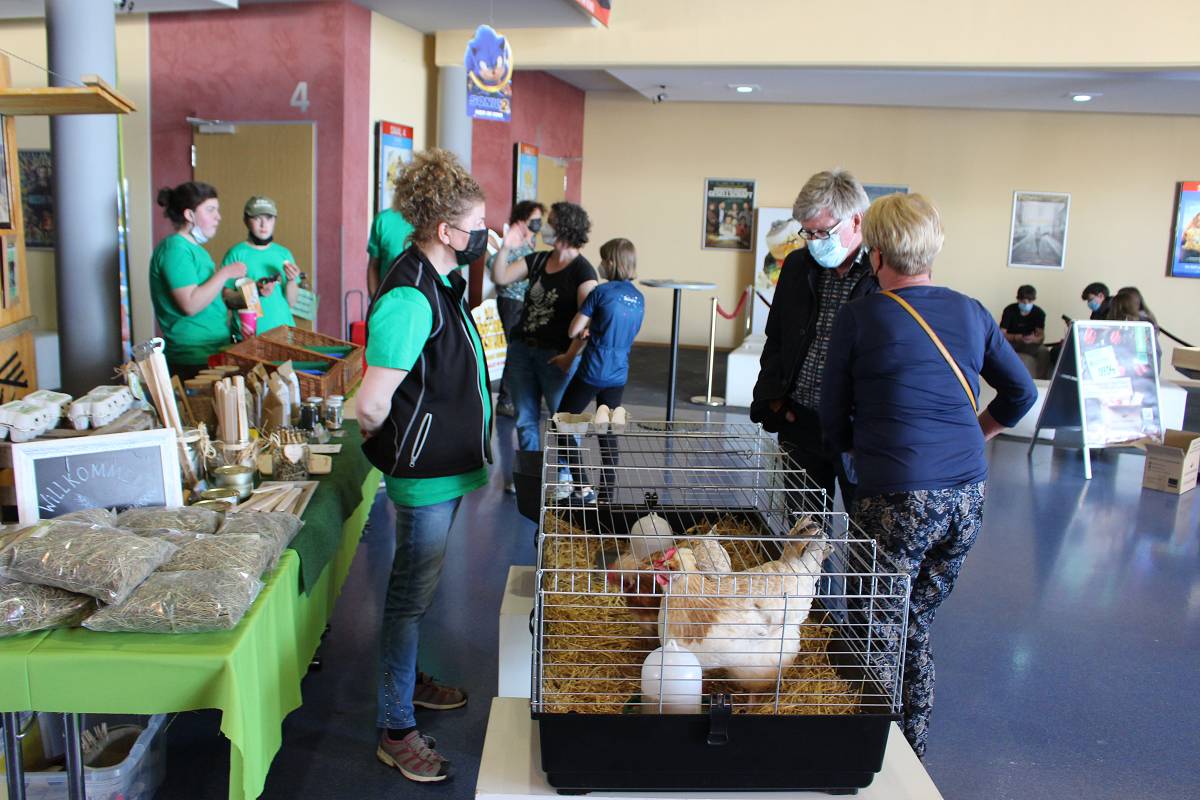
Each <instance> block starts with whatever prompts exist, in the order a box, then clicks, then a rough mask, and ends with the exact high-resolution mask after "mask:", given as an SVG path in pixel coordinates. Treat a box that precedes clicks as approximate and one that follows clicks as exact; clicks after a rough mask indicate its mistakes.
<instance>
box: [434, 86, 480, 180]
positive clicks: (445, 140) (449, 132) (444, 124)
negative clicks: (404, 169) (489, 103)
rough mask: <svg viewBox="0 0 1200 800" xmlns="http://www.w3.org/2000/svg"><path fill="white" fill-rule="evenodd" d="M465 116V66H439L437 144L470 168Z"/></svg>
mask: <svg viewBox="0 0 1200 800" xmlns="http://www.w3.org/2000/svg"><path fill="white" fill-rule="evenodd" d="M473 124H474V123H473V121H472V120H471V119H470V118H468V117H467V69H466V67H439V68H438V133H437V142H438V147H441V148H444V149H446V150H449V151H450V152H452V153H454V155H456V156H458V160H459V161H461V162H462V164H463V166H464V167H466V168H467V171H468V172H469V171H470V169H471V126H472V125H473Z"/></svg>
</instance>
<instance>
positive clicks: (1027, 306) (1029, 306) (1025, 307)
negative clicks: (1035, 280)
mask: <svg viewBox="0 0 1200 800" xmlns="http://www.w3.org/2000/svg"><path fill="white" fill-rule="evenodd" d="M1017 308H1019V309H1020V310H1021V313H1022V314H1028V313H1029V312H1030V311H1033V303H1017Z"/></svg>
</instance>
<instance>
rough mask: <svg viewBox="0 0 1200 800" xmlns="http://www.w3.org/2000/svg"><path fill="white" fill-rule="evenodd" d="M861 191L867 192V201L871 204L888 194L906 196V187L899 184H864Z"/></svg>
mask: <svg viewBox="0 0 1200 800" xmlns="http://www.w3.org/2000/svg"><path fill="white" fill-rule="evenodd" d="M863 189H865V190H866V192H867V199H868V200H870V201H871V202H872V203H874V202H875V201H876V200H878V199H879V198H881V197H887V196H888V195H889V194H908V187H907V186H904V185H903V184H899V183H864V184H863Z"/></svg>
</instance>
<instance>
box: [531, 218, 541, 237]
mask: <svg viewBox="0 0 1200 800" xmlns="http://www.w3.org/2000/svg"><path fill="white" fill-rule="evenodd" d="M528 227H529V232H530V233H537V232H538V231H540V230H541V229H542V218H541V217H538V218H537V219H531V220H529V223H528Z"/></svg>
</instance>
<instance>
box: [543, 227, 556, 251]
mask: <svg viewBox="0 0 1200 800" xmlns="http://www.w3.org/2000/svg"><path fill="white" fill-rule="evenodd" d="M557 238H558V235H557V234H556V233H555V232H554V227H553V226H552V225H551V224H550V223H549V222H547V223H546V224H545V225H543V226H542V242H543V243H544V244H545V245H546V246H547V247H550V246H551V245H553V244H554V242H555V240H556V239H557Z"/></svg>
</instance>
